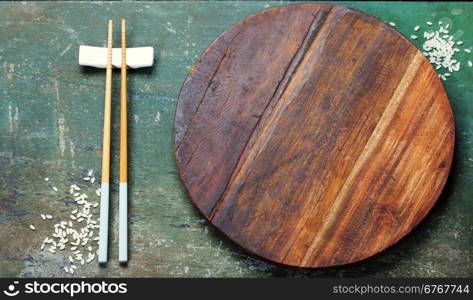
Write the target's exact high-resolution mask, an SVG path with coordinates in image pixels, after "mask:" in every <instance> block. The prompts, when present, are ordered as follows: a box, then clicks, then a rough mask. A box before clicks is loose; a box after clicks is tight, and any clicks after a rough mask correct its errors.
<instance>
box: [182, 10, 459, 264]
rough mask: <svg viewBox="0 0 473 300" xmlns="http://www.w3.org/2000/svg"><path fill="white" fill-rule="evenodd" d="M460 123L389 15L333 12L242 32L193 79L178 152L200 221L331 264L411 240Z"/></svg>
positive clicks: (253, 243) (285, 17) (224, 42)
mask: <svg viewBox="0 0 473 300" xmlns="http://www.w3.org/2000/svg"><path fill="white" fill-rule="evenodd" d="M453 145H454V120H453V115H452V111H451V108H450V104H449V101H448V98H447V95H446V93H445V91H444V88H443V86H442V84H441V82H440V81H439V79H438V77H437V75H436V73H435V71H434V70H433V68H432V67H431V65H430V64H429V62H428V61H427V59H425V57H423V55H422V53H421V52H420V51H419V50H417V48H416V47H415V46H414V45H413V44H411V43H410V42H409V41H408V40H407V39H406V38H405V37H403V36H402V35H401V34H399V33H398V32H397V31H396V30H395V29H393V28H392V27H390V26H388V25H386V24H384V23H383V22H381V21H380V20H378V19H376V18H374V17H371V16H369V15H367V14H365V13H362V12H360V11H357V10H354V9H350V8H346V7H342V6H332V5H324V4H297V5H286V6H280V7H277V8H271V9H267V10H264V11H262V12H260V13H258V14H256V15H253V16H251V17H249V18H247V19H245V20H243V21H242V22H240V23H238V24H236V25H234V26H232V27H231V28H230V29H228V30H227V31H226V32H224V33H223V34H222V35H220V36H219V37H218V38H217V39H216V40H215V41H214V42H213V43H212V44H211V45H210V46H209V48H208V49H207V50H206V52H205V53H204V54H203V55H202V56H201V58H200V60H199V61H198V62H197V63H196V65H195V66H194V67H193V68H192V70H191V72H190V74H189V76H188V78H187V79H186V81H185V83H184V85H183V87H182V90H181V93H180V96H179V100H178V104H177V111H176V116H175V155H176V160H177V165H178V168H179V172H180V176H181V178H182V181H183V183H184V185H185V187H186V189H187V191H188V193H189V196H190V197H191V199H192V201H193V202H194V203H195V205H196V206H197V207H198V209H199V210H200V211H201V213H202V214H203V215H204V216H205V217H206V218H207V219H208V220H209V221H210V222H211V223H212V224H213V225H215V226H216V227H217V228H218V229H220V230H221V231H222V232H223V233H224V234H226V235H227V236H228V237H229V238H230V239H231V240H233V241H234V242H236V243H237V244H239V245H240V246H242V247H243V248H245V249H247V250H248V251H251V252H252V253H255V254H257V255H259V256H261V257H264V258H266V259H269V260H272V261H275V262H279V263H283V264H287V265H293V266H303V267H323V266H333V265H341V264H347V263H351V262H355V261H359V260H362V259H365V258H367V257H370V256H372V255H374V254H376V253H378V252H380V251H382V250H383V249H385V248H387V247H389V246H390V245H392V244H393V243H395V242H396V241H398V240H399V239H401V238H402V237H403V236H405V235H406V234H407V233H408V232H410V231H411V230H412V229H413V228H414V227H415V226H416V225H417V224H418V223H419V222H420V221H421V220H422V219H423V218H424V217H425V215H426V214H427V213H428V211H429V210H430V209H431V207H432V206H433V205H434V203H435V201H436V200H437V198H438V196H439V194H440V192H441V190H442V187H443V186H444V184H445V181H446V179H447V176H448V172H449V169H450V165H451V161H452V155H453Z"/></svg>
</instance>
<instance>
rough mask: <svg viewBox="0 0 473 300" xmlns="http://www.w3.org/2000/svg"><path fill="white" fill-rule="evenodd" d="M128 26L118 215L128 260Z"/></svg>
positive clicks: (121, 257)
mask: <svg viewBox="0 0 473 300" xmlns="http://www.w3.org/2000/svg"><path fill="white" fill-rule="evenodd" d="M126 68H127V66H126V27H125V20H124V19H122V64H121V81H120V83H121V91H120V201H119V215H118V261H119V262H120V263H126V262H127V261H128V166H127V165H128V140H127V139H128V131H127V126H128V125H127V70H126Z"/></svg>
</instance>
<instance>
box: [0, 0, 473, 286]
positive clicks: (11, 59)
mask: <svg viewBox="0 0 473 300" xmlns="http://www.w3.org/2000/svg"><path fill="white" fill-rule="evenodd" d="M280 4H284V2H154V3H150V2H147V3H130V2H129V3H123V2H111V3H102V2H97V3H74V2H68V3H53V2H42V3H40V2H35V3H18V2H17V3H5V2H4V3H0V276H2V277H4V276H25V277H30V276H65V275H66V274H65V273H64V272H62V271H61V270H60V268H61V267H62V266H64V262H65V261H66V259H67V257H64V256H63V255H61V254H54V255H53V254H50V253H47V252H43V251H40V250H39V247H40V244H41V242H42V238H43V237H44V236H45V235H46V234H48V233H49V231H50V229H49V228H50V227H49V226H50V225H46V223H44V222H42V221H41V220H40V218H39V213H51V214H54V215H55V216H56V217H57V218H58V219H59V218H67V217H68V211H70V206H68V205H71V204H70V202H68V200H67V199H68V196H67V192H66V190H67V187H68V186H69V185H70V184H72V183H75V182H79V181H80V178H82V177H83V176H84V175H85V174H86V172H87V170H88V169H89V168H93V169H95V170H96V173H98V171H99V165H100V155H101V152H100V150H101V128H102V111H103V85H104V72H103V70H93V69H84V68H81V67H79V66H78V64H77V59H78V46H79V45H82V44H87V45H99V46H103V45H105V37H106V20H107V19H108V18H113V19H114V20H116V21H117V22H116V24H118V20H119V19H120V18H126V19H127V22H128V24H129V25H128V27H129V28H128V30H129V31H128V32H129V33H128V44H129V45H130V46H153V47H155V51H156V65H155V67H154V68H153V69H152V70H140V71H132V72H130V75H129V93H130V106H129V118H130V121H129V122H130V124H129V125H130V128H129V134H130V154H129V157H130V160H131V161H130V170H129V171H130V181H131V182H130V184H131V186H130V201H131V204H130V224H131V227H130V230H131V231H130V238H131V246H132V247H131V249H130V256H131V261H130V263H129V264H128V266H127V267H121V266H119V265H118V263H117V262H116V257H117V241H116V238H117V222H116V221H117V217H116V216H117V200H118V197H117V192H118V189H117V184H114V185H113V187H112V198H111V199H112V204H111V206H112V215H111V220H112V221H113V225H112V227H111V240H112V242H111V244H110V245H111V251H110V258H111V263H110V264H109V265H108V266H107V267H106V268H99V267H98V266H97V265H96V264H95V263H93V264H90V265H88V266H87V268H84V269H80V270H78V271H77V272H76V274H75V275H77V276H111V277H116V276H143V277H151V276H153V277H154V276H156V277H183V276H185V277H269V276H284V277H287V276H289V277H306V276H308V277H334V276H337V277H342V276H347V277H349V276H383V277H406V276H409V277H412V276H423V277H445V276H472V275H473V230H472V229H473V217H472V216H473V199H472V196H473V185H472V181H473V168H472V167H473V147H472V141H473V120H472V117H471V116H472V115H473V105H472V104H473V68H468V67H467V66H466V60H467V59H468V58H467V56H468V55H467V54H466V53H461V55H460V56H459V57H460V61H461V62H462V64H463V65H462V69H461V70H460V72H458V73H455V74H453V75H452V76H451V78H450V79H449V80H448V81H447V82H446V83H445V87H446V89H447V92H448V94H449V96H450V100H451V103H452V106H453V109H454V112H455V119H456V126H457V145H456V152H455V158H454V165H453V169H452V173H451V176H450V179H449V182H448V184H447V187H446V189H445V192H444V193H443V195H442V197H441V199H440V200H439V201H438V203H437V205H436V206H435V208H434V209H433V211H432V212H431V213H430V214H429V216H428V217H427V218H426V220H425V221H424V222H422V223H421V225H420V226H419V227H418V228H417V229H416V230H415V231H414V232H413V233H411V234H410V235H408V236H407V237H406V238H404V239H403V240H402V241H401V242H400V243H398V244H397V245H395V246H394V247H392V248H390V249H388V250H387V251H384V252H383V253H381V254H380V255H378V256H376V257H374V258H372V259H369V260H367V261H364V262H361V263H358V264H355V265H350V266H344V267H339V268H331V269H323V270H301V269H294V268H287V267H282V266H278V265H274V264H270V263H267V262H264V261H261V260H259V259H257V258H254V257H250V256H248V255H247V254H246V253H245V252H243V251H241V250H240V249H238V248H236V247H235V246H234V245H233V244H232V243H231V242H229V241H228V240H226V239H225V238H224V237H223V236H221V235H220V234H219V233H217V232H215V231H214V230H213V229H212V228H211V227H209V226H208V224H206V222H205V221H204V220H203V219H202V218H201V216H199V214H198V212H197V211H196V209H195V208H194V207H193V206H192V204H191V203H190V201H189V200H188V198H187V196H186V193H185V191H184V189H183V186H182V184H181V182H180V179H179V177H178V174H177V172H176V166H175V162H174V157H173V154H172V151H173V148H172V126H173V116H174V111H175V105H176V98H177V96H178V93H179V89H180V86H181V84H182V82H183V81H184V79H185V77H186V74H187V72H188V71H189V69H190V68H191V66H192V64H193V63H194V61H195V60H196V58H197V57H198V56H199V54H200V53H202V51H203V50H205V48H206V47H207V45H208V44H209V43H210V42H212V41H213V40H214V39H215V37H216V36H217V35H218V34H219V33H221V32H223V31H224V30H225V29H227V28H228V27H229V26H231V25H232V24H234V23H236V22H238V21H239V20H241V19H243V18H244V17H246V16H248V15H251V14H253V13H255V12H257V11H259V10H261V9H263V8H265V7H268V6H273V5H280ZM343 4H344V5H347V6H351V7H355V8H358V9H360V10H363V11H365V12H368V13H370V14H372V15H374V16H377V17H380V18H382V19H384V20H386V21H392V22H395V23H396V24H397V28H398V29H399V30H400V31H401V32H402V33H405V34H406V35H410V34H412V33H413V29H412V28H413V27H414V26H415V25H424V24H425V21H427V20H431V21H434V22H436V21H438V20H440V19H442V18H449V19H450V20H451V22H452V30H453V32H456V31H458V34H459V35H460V34H461V35H462V36H461V39H462V40H463V41H464V42H465V45H466V46H467V47H470V48H471V47H473V30H471V17H472V16H473V3H405V2H403V3H388V2H381V3H376V2H374V3H373V2H363V3H361V2H344V3H343ZM468 28H470V30H469V29H468ZM115 33H116V34H115V43H117V44H118V42H119V37H118V30H116V32H115ZM416 42H417V43H418V46H419V45H420V42H419V41H416ZM470 57H471V55H470ZM472 60H473V59H472ZM114 84H115V89H114V105H115V108H117V104H118V90H117V87H118V84H119V77H118V73H116V74H115V75H114ZM113 115H114V122H113V126H114V129H113V134H114V140H113V142H114V147H113V148H114V150H113V166H112V167H113V170H112V172H113V178H114V180H113V182H114V183H117V178H118V174H117V162H118V161H117V158H118V156H117V147H116V146H117V138H116V137H117V136H118V110H117V109H116V110H115V111H114V113H113ZM44 177H49V178H51V182H52V183H53V184H54V185H55V186H57V187H58V188H59V192H58V193H54V192H52V191H51V188H50V187H48V184H46V182H45V181H44ZM97 187H98V184H96V185H95V188H97ZM90 191H91V192H93V189H92V188H90ZM29 224H34V225H35V226H36V227H37V230H36V231H32V230H30V229H29V228H28V225H29ZM49 224H50V223H49Z"/></svg>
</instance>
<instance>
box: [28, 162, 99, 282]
mask: <svg viewBox="0 0 473 300" xmlns="http://www.w3.org/2000/svg"><path fill="white" fill-rule="evenodd" d="M88 174H89V176H92V174H93V170H92V169H90V170H89V171H88ZM86 178H87V177H86ZM91 178H92V179H93V180H90V181H89V182H90V183H93V181H95V177H91ZM89 179H90V178H89ZM45 181H49V178H47V180H46V178H45ZM52 189H53V190H54V191H56V192H57V191H58V189H57V188H56V187H55V186H53V187H52ZM80 190H81V189H80V187H79V186H77V185H76V184H72V185H71V186H70V188H69V193H70V194H71V197H73V198H74V200H75V206H74V207H73V209H72V211H71V212H70V213H69V214H70V216H69V219H68V220H63V221H60V222H58V223H56V224H54V225H52V232H51V235H50V237H49V236H48V237H46V238H44V240H43V242H42V244H41V246H40V248H41V250H47V251H49V252H50V253H53V254H54V253H57V252H58V251H66V252H67V251H71V255H67V254H66V257H68V260H69V263H72V262H74V259H75V260H77V261H78V262H80V265H81V266H84V265H85V264H87V263H90V262H92V261H93V260H94V258H95V254H94V253H95V252H96V251H97V246H98V245H97V243H93V244H92V245H91V243H89V241H98V237H96V236H95V231H94V229H95V228H98V225H96V224H97V223H98V218H95V217H94V215H93V211H92V210H93V209H94V208H96V207H97V206H98V203H96V202H90V203H89V202H88V201H87V199H88V195H87V193H86V192H78V191H80ZM95 192H96V193H97V190H96V191H95ZM40 216H41V218H42V219H43V220H46V219H52V218H53V217H52V216H51V215H47V214H40ZM29 227H30V229H31V230H35V229H36V228H35V227H34V226H33V225H29ZM46 245H49V246H48V247H46ZM81 251H84V252H85V254H84V255H85V257H84V256H83V255H82V253H81ZM72 253H73V254H72ZM76 268H77V267H76V266H75V265H73V264H71V265H70V266H65V267H64V268H63V270H64V271H65V272H67V273H70V274H73V273H74V271H75V269H76Z"/></svg>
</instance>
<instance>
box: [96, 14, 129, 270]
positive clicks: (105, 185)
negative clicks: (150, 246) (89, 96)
mask: <svg viewBox="0 0 473 300" xmlns="http://www.w3.org/2000/svg"><path fill="white" fill-rule="evenodd" d="M121 25H122V35H121V38H122V63H121V81H120V83H121V84H120V88H121V91H120V196H119V216H118V222H119V224H118V261H119V262H120V263H126V262H127V261H128V183H127V182H128V167H127V165H128V155H127V152H128V149H127V148H128V141H127V136H128V132H127V126H128V125H127V65H126V28H125V20H122V24H121ZM112 31H113V22H112V20H109V21H108V49H107V71H106V77H105V108H104V122H103V146H102V187H101V194H100V228H99V253H98V259H99V263H101V264H104V263H106V262H107V253H108V222H109V220H108V217H109V195H110V130H111V123H112V120H111V113H112Z"/></svg>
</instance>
